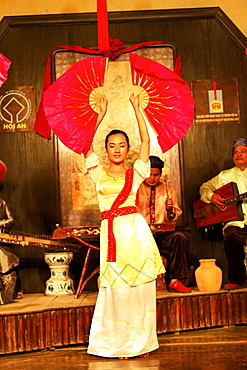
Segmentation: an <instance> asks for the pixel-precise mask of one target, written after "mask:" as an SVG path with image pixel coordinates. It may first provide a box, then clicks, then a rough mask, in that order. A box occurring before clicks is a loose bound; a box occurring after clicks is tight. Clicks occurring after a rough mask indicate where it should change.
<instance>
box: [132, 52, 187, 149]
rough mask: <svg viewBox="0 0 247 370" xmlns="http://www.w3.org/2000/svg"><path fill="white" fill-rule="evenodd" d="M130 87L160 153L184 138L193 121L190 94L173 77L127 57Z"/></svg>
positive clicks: (137, 58)
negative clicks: (134, 90) (136, 92)
mask: <svg viewBox="0 0 247 370" xmlns="http://www.w3.org/2000/svg"><path fill="white" fill-rule="evenodd" d="M130 64H131V73H132V83H133V85H136V86H139V90H140V91H139V93H140V104H141V107H142V108H143V109H144V112H145V114H146V116H147V119H148V121H149V123H150V124H151V125H152V127H153V129H154V131H155V132H156V134H157V136H158V142H159V145H160V147H161V149H162V151H163V153H164V152H166V151H167V150H169V149H171V148H172V147H173V146H174V145H175V144H177V143H178V142H179V141H180V140H181V139H182V138H183V137H184V136H185V134H186V132H187V131H188V129H189V127H190V125H191V124H192V122H193V118H194V99H193V97H192V93H191V90H190V88H189V86H188V84H187V82H185V81H184V80H182V79H181V78H180V77H179V76H178V75H177V74H176V73H174V72H172V71H171V70H170V69H168V68H166V67H165V66H163V65H162V64H160V63H157V62H155V61H153V60H151V59H148V58H144V57H140V56H138V55H136V54H130Z"/></svg>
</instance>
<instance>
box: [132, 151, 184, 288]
mask: <svg viewBox="0 0 247 370" xmlns="http://www.w3.org/2000/svg"><path fill="white" fill-rule="evenodd" d="M149 159H150V162H151V176H150V177H148V178H146V179H145V180H144V181H143V183H142V184H141V185H140V187H139V191H138V197H137V198H138V199H137V209H138V212H140V213H141V214H142V215H143V217H144V218H145V219H146V221H147V223H148V224H153V223H166V222H169V221H177V219H178V217H179V216H180V215H181V213H182V210H181V209H180V208H179V206H178V201H177V195H176V192H175V190H174V189H173V187H172V186H171V185H170V184H169V183H167V182H164V181H163V180H162V178H161V174H162V168H163V167H164V162H163V161H162V160H161V159H160V158H159V157H156V156H150V157H149ZM154 238H155V241H156V243H157V246H158V248H159V251H160V254H161V256H162V257H165V259H166V260H167V263H168V265H167V266H165V267H166V274H165V277H166V282H167V284H168V286H169V287H168V290H169V291H175V292H178V293H190V292H191V289H190V288H188V287H186V286H184V284H183V283H184V282H185V281H186V280H187V279H188V255H189V237H188V234H187V233H186V232H184V231H180V230H174V231H165V232H157V233H156V234H155V235H154ZM157 281H158V280H157Z"/></svg>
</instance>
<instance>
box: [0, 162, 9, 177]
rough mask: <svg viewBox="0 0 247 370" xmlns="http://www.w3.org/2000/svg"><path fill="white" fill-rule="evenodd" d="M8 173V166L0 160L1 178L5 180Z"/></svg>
mask: <svg viewBox="0 0 247 370" xmlns="http://www.w3.org/2000/svg"><path fill="white" fill-rule="evenodd" d="M6 173H7V167H6V165H5V163H3V161H0V180H3V179H4V177H5V176H6Z"/></svg>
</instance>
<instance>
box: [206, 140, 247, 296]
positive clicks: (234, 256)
mask: <svg viewBox="0 0 247 370" xmlns="http://www.w3.org/2000/svg"><path fill="white" fill-rule="evenodd" d="M232 159H233V162H234V165H235V166H234V167H232V168H230V169H228V170H224V171H221V172H220V173H219V174H218V175H217V176H215V177H213V178H212V179H211V180H209V181H207V182H205V183H203V184H202V186H201V187H200V195H201V200H202V201H203V202H205V203H213V204H214V205H215V206H216V207H217V208H220V209H222V210H224V208H225V207H226V206H225V204H224V197H223V196H220V195H219V194H216V193H214V191H215V190H216V189H218V188H221V187H222V186H224V185H227V184H228V183H230V182H235V183H236V184H237V187H238V191H239V194H243V193H246V192H247V139H246V138H240V139H237V140H236V141H234V143H233V145H232ZM242 210H243V214H244V220H243V221H229V222H227V223H226V224H225V225H224V227H223V232H224V239H223V244H224V249H225V254H226V257H227V260H228V281H229V282H228V283H227V284H225V286H224V288H225V289H227V290H231V289H240V288H243V287H245V286H246V268H245V265H244V259H245V251H244V245H245V241H246V237H247V201H246V200H244V201H243V203H242Z"/></svg>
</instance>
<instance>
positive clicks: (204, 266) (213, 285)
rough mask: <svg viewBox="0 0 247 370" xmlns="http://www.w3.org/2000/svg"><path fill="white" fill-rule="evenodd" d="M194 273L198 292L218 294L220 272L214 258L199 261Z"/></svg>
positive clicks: (220, 280) (220, 279) (220, 282)
mask: <svg viewBox="0 0 247 370" xmlns="http://www.w3.org/2000/svg"><path fill="white" fill-rule="evenodd" d="M199 262H200V266H199V267H198V268H197V269H196V271H195V278H196V284H197V287H198V289H199V290H200V292H218V291H219V290H220V288H221V284H222V271H221V269H220V268H219V267H218V266H216V264H215V262H216V259H215V258H211V259H201V260H199Z"/></svg>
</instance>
